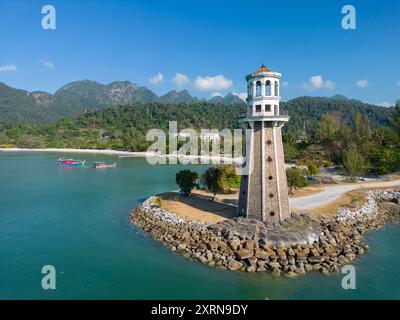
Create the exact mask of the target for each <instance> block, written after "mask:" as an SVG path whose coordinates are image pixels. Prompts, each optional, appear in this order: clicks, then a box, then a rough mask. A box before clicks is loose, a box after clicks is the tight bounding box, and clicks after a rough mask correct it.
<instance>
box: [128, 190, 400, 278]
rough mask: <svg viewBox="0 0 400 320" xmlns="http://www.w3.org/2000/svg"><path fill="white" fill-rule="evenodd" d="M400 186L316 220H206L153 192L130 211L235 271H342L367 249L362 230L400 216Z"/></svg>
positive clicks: (190, 252) (144, 224) (165, 236)
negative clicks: (181, 213) (180, 212)
mask: <svg viewBox="0 0 400 320" xmlns="http://www.w3.org/2000/svg"><path fill="white" fill-rule="evenodd" d="M399 200H400V190H394V191H370V192H368V194H367V203H366V204H365V206H363V207H362V208H360V209H358V210H347V209H343V210H341V211H340V212H339V213H338V215H337V216H336V217H333V218H325V219H321V220H315V219H312V218H310V217H309V216H307V215H305V214H301V215H294V217H293V218H292V219H291V220H290V221H287V222H285V223H283V224H282V225H280V226H278V227H266V226H265V225H264V224H262V223H261V222H259V221H257V220H251V219H245V218H235V219H228V220H224V221H222V222H220V223H217V224H213V225H207V224H204V223H198V222H188V221H185V220H183V219H181V218H179V217H178V216H177V215H175V214H174V213H171V212H168V211H166V210H163V209H162V208H160V207H159V206H158V205H157V204H156V203H155V197H151V198H149V199H148V200H146V201H145V202H144V203H143V204H142V205H141V206H139V207H138V208H136V209H135V210H133V212H132V213H131V221H132V222H133V223H134V224H135V225H137V226H139V227H140V228H142V229H143V230H144V231H146V232H148V233H149V234H150V235H151V236H152V237H153V238H155V239H157V240H159V241H161V242H162V243H164V244H165V245H167V246H168V247H169V248H170V249H171V250H172V251H178V252H180V253H181V254H182V255H184V256H185V257H187V258H190V259H193V260H198V261H200V262H202V263H205V264H208V265H209V266H217V267H222V268H226V269H228V270H232V271H246V272H271V275H272V276H280V275H282V274H284V275H286V276H288V277H291V278H292V277H297V276H299V275H303V274H305V273H306V272H310V271H320V272H321V273H322V274H323V275H329V274H330V273H331V272H337V271H339V266H340V265H343V264H348V263H350V262H351V261H353V260H354V259H355V258H356V256H357V255H363V254H364V253H365V252H366V250H368V248H369V247H368V244H367V243H366V242H365V240H364V239H363V236H364V234H365V233H366V232H368V231H369V230H373V229H376V228H379V227H381V226H383V225H384V224H385V223H387V222H397V220H398V218H399V216H400V205H399V204H398V203H399V202H400V201H399Z"/></svg>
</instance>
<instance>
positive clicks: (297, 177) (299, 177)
mask: <svg viewBox="0 0 400 320" xmlns="http://www.w3.org/2000/svg"><path fill="white" fill-rule="evenodd" d="M286 178H287V183H288V187H289V194H290V195H292V194H293V189H300V188H304V187H307V186H308V181H307V179H306V177H304V174H303V172H301V170H300V169H298V168H289V169H287V170H286Z"/></svg>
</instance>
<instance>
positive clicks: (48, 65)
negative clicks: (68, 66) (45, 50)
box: [39, 60, 56, 69]
mask: <svg viewBox="0 0 400 320" xmlns="http://www.w3.org/2000/svg"><path fill="white" fill-rule="evenodd" d="M39 63H40V64H41V65H42V66H44V67H46V68H49V69H54V68H55V67H56V65H55V64H54V63H53V62H50V61H47V60H40V61H39Z"/></svg>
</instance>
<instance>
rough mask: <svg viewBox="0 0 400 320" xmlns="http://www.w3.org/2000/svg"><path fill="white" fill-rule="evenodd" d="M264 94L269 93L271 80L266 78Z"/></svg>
mask: <svg viewBox="0 0 400 320" xmlns="http://www.w3.org/2000/svg"><path fill="white" fill-rule="evenodd" d="M265 95H266V96H270V95H271V81H269V80H267V82H266V83H265Z"/></svg>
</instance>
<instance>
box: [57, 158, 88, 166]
mask: <svg viewBox="0 0 400 320" xmlns="http://www.w3.org/2000/svg"><path fill="white" fill-rule="evenodd" d="M85 163H86V160H75V159H65V158H61V159H58V166H60V167H83V166H84V165H85Z"/></svg>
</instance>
